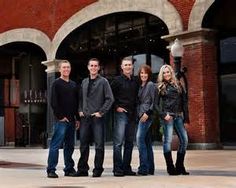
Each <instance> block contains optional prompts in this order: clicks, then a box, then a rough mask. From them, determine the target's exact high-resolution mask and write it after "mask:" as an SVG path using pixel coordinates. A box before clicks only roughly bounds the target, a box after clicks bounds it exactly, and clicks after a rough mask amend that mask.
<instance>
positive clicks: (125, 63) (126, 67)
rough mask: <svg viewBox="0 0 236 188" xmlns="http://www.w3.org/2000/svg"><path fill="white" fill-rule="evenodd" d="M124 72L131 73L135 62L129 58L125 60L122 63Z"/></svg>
mask: <svg viewBox="0 0 236 188" xmlns="http://www.w3.org/2000/svg"><path fill="white" fill-rule="evenodd" d="M121 69H122V71H123V74H126V75H131V74H132V73H133V63H132V61H129V60H123V61H122V63H121Z"/></svg>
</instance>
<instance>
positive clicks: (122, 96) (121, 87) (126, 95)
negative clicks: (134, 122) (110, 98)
mask: <svg viewBox="0 0 236 188" xmlns="http://www.w3.org/2000/svg"><path fill="white" fill-rule="evenodd" d="M111 88H112V91H113V95H114V98H115V103H114V105H115V109H116V108H117V107H122V108H124V109H125V110H127V111H128V113H132V114H133V113H134V112H136V105H137V95H138V88H139V85H138V82H137V80H135V79H134V77H131V79H129V78H128V77H126V76H125V75H124V74H122V75H120V76H117V77H116V78H115V79H114V80H113V82H112V83H111Z"/></svg>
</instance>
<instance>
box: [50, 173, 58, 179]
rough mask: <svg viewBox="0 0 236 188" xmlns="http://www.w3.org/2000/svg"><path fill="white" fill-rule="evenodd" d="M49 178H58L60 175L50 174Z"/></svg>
mask: <svg viewBox="0 0 236 188" xmlns="http://www.w3.org/2000/svg"><path fill="white" fill-rule="evenodd" d="M48 178H58V175H57V174H56V172H49V173H48Z"/></svg>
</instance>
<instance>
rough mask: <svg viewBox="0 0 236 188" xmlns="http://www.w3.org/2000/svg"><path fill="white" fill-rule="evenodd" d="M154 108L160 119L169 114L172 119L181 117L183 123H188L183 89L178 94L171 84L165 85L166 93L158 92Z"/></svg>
mask: <svg viewBox="0 0 236 188" xmlns="http://www.w3.org/2000/svg"><path fill="white" fill-rule="evenodd" d="M155 106H156V109H157V110H158V112H159V115H160V117H161V118H162V119H164V118H165V116H166V115H167V114H169V115H170V116H172V117H173V118H174V117H176V116H183V119H184V122H185V123H188V122H189V114H188V100H187V93H186V92H185V91H184V89H183V88H182V92H181V93H180V92H178V90H177V88H176V87H174V86H173V85H172V84H170V83H166V92H165V94H162V93H161V92H160V91H158V94H157V97H156V102H155Z"/></svg>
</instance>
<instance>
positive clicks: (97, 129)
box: [78, 116, 105, 173]
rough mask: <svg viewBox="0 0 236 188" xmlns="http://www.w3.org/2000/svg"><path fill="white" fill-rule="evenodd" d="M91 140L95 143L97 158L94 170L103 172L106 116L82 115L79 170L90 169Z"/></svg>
mask: <svg viewBox="0 0 236 188" xmlns="http://www.w3.org/2000/svg"><path fill="white" fill-rule="evenodd" d="M91 140H93V141H94V143H95V159H94V169H93V172H98V173H102V172H103V170H104V169H103V161H104V142H105V138H104V117H101V118H97V117H91V116H89V117H82V118H81V123H80V159H79V162H78V171H79V172H87V171H88V170H89V165H88V158H89V145H90V143H91Z"/></svg>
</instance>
